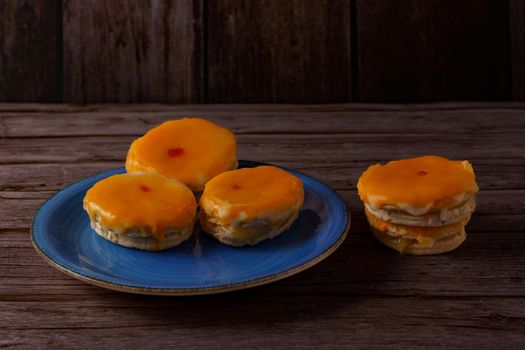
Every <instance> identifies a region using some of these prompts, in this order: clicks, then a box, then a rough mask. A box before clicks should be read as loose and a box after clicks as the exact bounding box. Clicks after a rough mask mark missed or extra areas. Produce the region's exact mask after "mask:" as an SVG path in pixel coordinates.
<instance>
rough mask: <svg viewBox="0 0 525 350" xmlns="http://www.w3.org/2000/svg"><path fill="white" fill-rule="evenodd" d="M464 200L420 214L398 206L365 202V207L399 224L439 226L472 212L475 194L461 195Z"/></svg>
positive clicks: (453, 221) (381, 217)
mask: <svg viewBox="0 0 525 350" xmlns="http://www.w3.org/2000/svg"><path fill="white" fill-rule="evenodd" d="M463 199H464V202H463V204H460V205H459V206H457V207H454V208H444V209H441V210H440V211H435V212H428V211H427V212H425V213H424V214H420V215H413V214H411V213H410V212H408V211H402V210H400V208H399V206H396V207H393V206H384V207H383V208H380V209H378V208H374V207H373V206H371V205H368V204H366V203H365V207H366V209H367V210H368V211H369V212H370V213H372V214H373V215H374V216H376V217H377V218H379V219H381V220H383V221H387V222H391V223H394V224H399V225H407V226H419V227H439V226H444V225H449V224H453V223H455V222H458V221H460V220H462V219H464V218H466V217H468V216H469V215H470V214H472V213H473V212H474V209H475V207H476V201H475V196H473V195H467V196H463Z"/></svg>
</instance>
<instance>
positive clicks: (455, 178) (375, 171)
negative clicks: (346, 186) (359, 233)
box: [357, 156, 478, 208]
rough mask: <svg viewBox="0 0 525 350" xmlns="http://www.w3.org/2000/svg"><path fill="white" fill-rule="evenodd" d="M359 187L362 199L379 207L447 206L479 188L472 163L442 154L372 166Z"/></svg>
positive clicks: (362, 178) (365, 173)
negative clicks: (453, 199)
mask: <svg viewBox="0 0 525 350" xmlns="http://www.w3.org/2000/svg"><path fill="white" fill-rule="evenodd" d="M357 188H358V190H359V196H360V197H361V200H363V201H364V202H365V203H368V204H370V205H372V206H373V207H377V208H380V207H382V206H384V205H393V206H400V205H410V206H412V207H415V208H426V207H432V206H433V205H435V204H441V205H443V206H446V205H447V203H448V202H450V201H447V199H449V198H451V197H455V196H459V195H462V194H473V193H476V192H477V191H478V185H477V184H476V177H475V175H474V171H473V169H472V166H471V165H470V163H469V162H467V161H454V160H448V159H446V158H443V157H438V156H423V157H417V158H410V159H403V160H397V161H392V162H389V163H387V164H386V165H380V164H376V165H372V166H371V167H369V168H368V169H367V170H366V171H365V172H364V173H363V174H362V175H361V177H360V178H359V181H358V183H357Z"/></svg>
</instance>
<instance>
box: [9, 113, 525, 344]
mask: <svg viewBox="0 0 525 350" xmlns="http://www.w3.org/2000/svg"><path fill="white" fill-rule="evenodd" d="M524 114H525V105H524V104H522V103H492V104H488V103H481V104H480V103H474V104H463V103H445V104H431V105H408V106H407V105H324V106H315V105H312V106H286V105H271V106H260V105H252V106H250V105H230V106H228V105H221V106H216V105H215V106H214V105H206V106H166V105H132V106H118V105H87V106H57V105H16V104H11V105H0V347H5V348H13V349H17V348H20V349H25V348H45V347H48V348H49V347H51V348H70V347H71V344H75V345H78V346H82V347H86V348H93V347H94V348H112V349H113V348H116V349H129V348H136V347H139V348H159V347H172V346H174V345H177V346H183V347H184V348H190V349H191V348H202V347H208V348H221V347H249V348H268V347H278V348H287V349H294V348H296V349H303V348H334V349H336V348H337V349H339V348H354V347H357V348H370V347H372V348H375V347H381V348H399V347H407V348H425V349H426V348H437V347H451V348H460V347H461V348H464V347H471V346H472V347H477V348H485V347H494V348H521V347H522V345H523V344H525V333H524V332H523V329H524V327H525V308H524V304H523V300H524V298H525V278H524V276H525V240H523V237H522V234H523V232H524V231H525V220H524V219H523V218H524V217H525V215H524V214H525V213H524V210H525V209H523V206H521V205H519V203H521V202H522V198H523V197H524V195H525V187H524V186H523V183H524V180H525V163H524V162H523V160H524V157H523V149H525V138H524V137H523V134H524V133H525V120H524V119H523V115H524ZM182 115H200V116H205V117H209V118H211V119H212V120H214V121H217V122H219V123H221V124H223V125H225V126H228V127H231V128H232V129H233V130H234V131H235V132H236V133H237V135H238V136H237V137H238V140H239V155H240V157H241V158H247V159H255V160H262V161H267V162H273V163H275V162H277V163H279V164H282V165H287V166H291V167H293V168H296V169H298V170H300V171H302V172H304V173H306V174H309V175H312V176H315V177H317V178H319V179H321V180H322V181H324V182H326V183H327V184H329V185H330V186H332V187H333V188H335V189H336V190H337V192H338V193H339V194H340V195H341V196H342V198H343V199H344V201H345V202H346V204H347V205H348V208H349V210H350V212H351V215H352V226H351V230H350V233H349V235H348V238H347V239H346V240H345V242H343V244H342V245H341V247H340V248H339V249H338V250H337V251H336V252H335V253H334V254H333V255H332V256H330V257H328V258H327V259H326V260H325V261H323V262H322V263H320V264H319V265H316V266H314V267H313V268H311V269H309V270H307V271H305V272H302V273H300V274H298V275H295V276H292V277H291V278H288V279H285V280H282V281H279V282H276V283H273V284H270V285H266V286H261V287H258V288H254V289H250V290H245V291H240V292H234V293H229V294H222V295H213V296H201V297H188V298H167V297H148V296H137V295H127V294H122V293H117V292H112V291H109V290H105V289H101V288H98V287H94V286H90V285H86V284H84V283H82V282H80V281H77V280H75V279H72V278H70V277H68V276H66V275H64V274H62V273H60V272H59V271H57V270H55V269H53V268H51V267H50V266H48V265H47V264H46V263H45V262H44V261H43V260H42V259H41V258H40V257H39V256H38V254H37V253H36V251H35V250H34V249H33V247H32V245H31V242H30V239H29V226H30V224H31V220H32V217H33V215H34V213H35V211H36V210H37V208H38V207H39V206H40V205H41V204H42V203H43V202H44V201H45V200H46V199H47V198H49V197H50V196H51V195H52V194H53V193H54V192H55V191H57V190H60V189H61V188H64V187H65V186H67V185H68V184H70V183H72V182H74V181H78V180H80V179H82V178H84V177H86V176H89V175H93V174H96V173H98V172H100V171H103V170H106V169H111V168H116V167H119V166H122V165H123V158H124V156H125V153H126V150H127V147H128V145H129V142H130V141H131V140H133V139H134V138H135V137H137V136H138V135H141V134H142V133H144V132H145V131H146V130H147V129H149V128H150V127H152V126H153V125H155V124H157V123H159V122H161V121H163V120H166V119H169V118H173V117H178V116H182ZM420 152H435V153H438V154H444V155H448V156H451V157H456V158H461V159H469V160H471V161H472V162H473V164H474V168H475V170H476V175H477V180H478V183H479V185H480V188H481V192H480V193H479V195H478V197H477V202H478V205H477V209H476V212H475V214H474V216H473V218H472V220H471V222H470V223H469V224H468V226H467V233H468V238H467V241H466V242H465V243H464V244H463V245H462V246H461V247H460V248H459V249H457V250H455V251H453V252H451V253H449V254H444V255H436V256H427V257H412V256H402V255H400V254H398V253H396V252H395V251H392V250H390V249H388V248H386V247H384V246H382V245H381V244H379V243H378V242H377V241H376V240H374V239H373V238H372V236H371V234H370V233H369V229H368V227H367V222H366V219H365V217H364V214H363V207H362V203H361V202H360V200H359V197H358V195H357V193H356V186H355V184H356V181H357V178H358V177H359V175H360V174H361V172H362V171H363V170H364V169H366V168H367V166H368V165H370V164H371V163H372V162H376V161H378V162H384V161H386V160H389V159H392V158H398V157H403V156H408V155H411V154H418V153H420ZM436 335H439V337H437V336H436Z"/></svg>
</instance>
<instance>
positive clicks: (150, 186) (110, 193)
mask: <svg viewBox="0 0 525 350" xmlns="http://www.w3.org/2000/svg"><path fill="white" fill-rule="evenodd" d="M84 207H85V208H86V210H87V212H88V214H89V216H90V218H91V220H94V219H95V216H96V215H100V218H99V219H100V221H101V224H102V225H104V226H107V227H108V228H110V229H113V230H117V231H120V232H121V233H125V232H126V231H127V230H129V229H133V228H139V229H147V230H150V231H151V232H152V233H153V235H154V236H155V237H156V238H157V239H159V240H162V239H163V237H164V230H165V229H168V228H183V227H186V226H188V225H191V224H192V223H193V222H194V221H195V217H196V211H197V202H196V200H195V197H194V196H193V193H192V192H191V190H190V189H189V188H187V187H186V186H185V185H184V184H182V183H180V182H178V181H175V180H173V179H169V178H167V177H164V176H160V175H154V174H119V175H113V176H110V177H108V178H105V179H103V180H101V181H99V182H97V183H96V184H95V185H94V186H93V187H91V188H90V189H89V190H88V191H87V193H86V196H85V197H84Z"/></svg>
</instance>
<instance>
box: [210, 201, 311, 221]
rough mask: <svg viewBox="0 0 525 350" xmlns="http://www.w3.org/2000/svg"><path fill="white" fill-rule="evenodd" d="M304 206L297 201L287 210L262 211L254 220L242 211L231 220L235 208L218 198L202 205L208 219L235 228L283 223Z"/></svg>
mask: <svg viewBox="0 0 525 350" xmlns="http://www.w3.org/2000/svg"><path fill="white" fill-rule="evenodd" d="M302 205H303V203H302V202H299V201H296V202H295V203H293V204H292V205H290V206H289V207H287V208H285V209H275V208H271V209H268V210H262V211H260V212H258V213H257V215H256V216H255V217H253V218H249V217H248V214H247V213H246V212H245V211H240V212H239V214H238V215H237V217H235V218H233V219H231V220H230V218H229V216H230V212H231V208H232V207H233V206H232V204H231V203H229V202H227V201H221V200H219V199H217V198H205V200H204V201H203V203H202V208H203V209H204V212H205V213H206V215H207V216H208V218H213V220H215V222H217V223H221V224H223V223H224V222H225V221H226V222H227V221H229V223H228V226H233V227H235V226H239V225H243V224H246V221H250V222H255V221H258V220H261V221H269V222H282V221H285V220H286V219H287V218H288V217H289V216H290V213H294V212H298V211H299V210H300V209H301V207H302ZM239 206H243V204H239Z"/></svg>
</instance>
